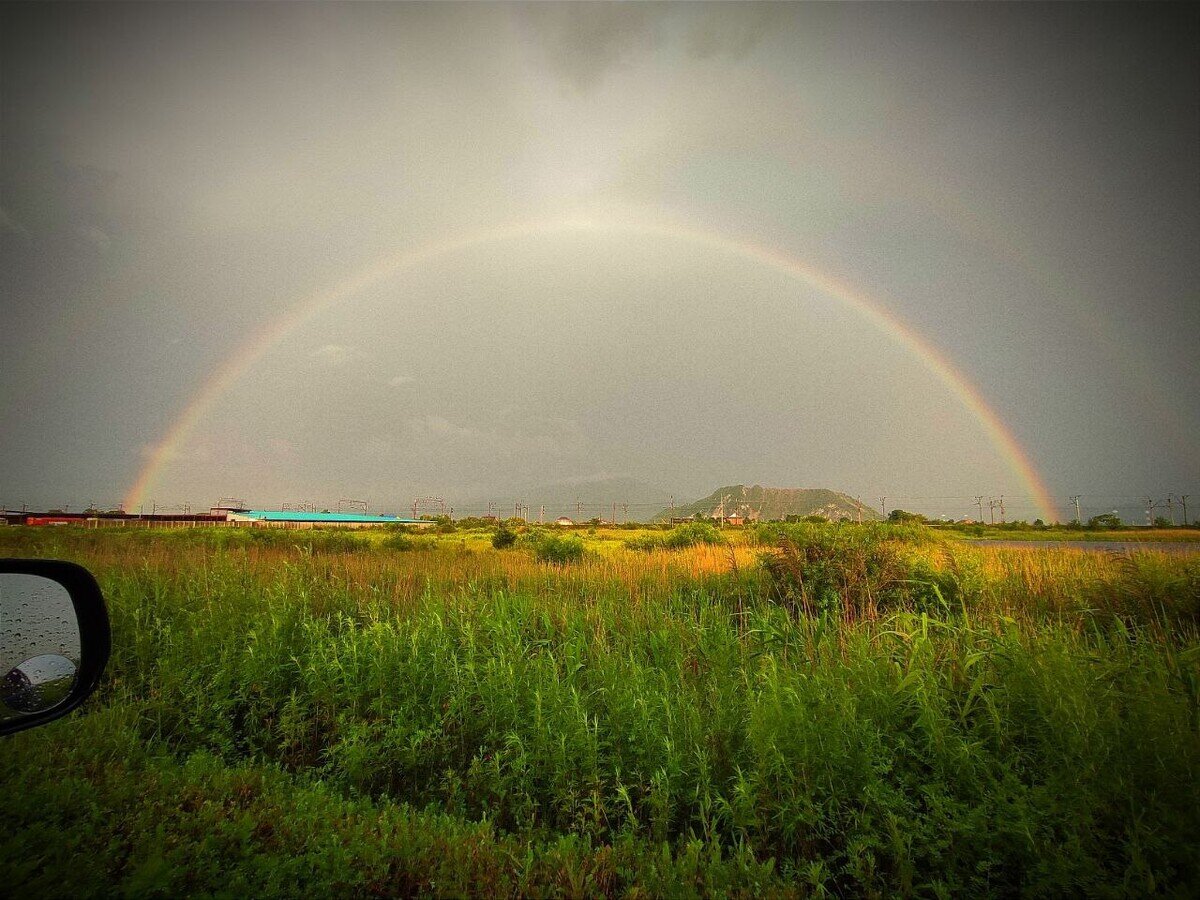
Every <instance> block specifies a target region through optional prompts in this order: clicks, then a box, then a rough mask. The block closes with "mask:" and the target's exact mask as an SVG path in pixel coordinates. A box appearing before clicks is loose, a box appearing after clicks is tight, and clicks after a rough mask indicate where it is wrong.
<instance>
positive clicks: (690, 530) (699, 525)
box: [663, 522, 722, 550]
mask: <svg viewBox="0 0 1200 900" xmlns="http://www.w3.org/2000/svg"><path fill="white" fill-rule="evenodd" d="M720 543H722V539H721V532H720V531H718V530H717V529H716V527H715V526H713V525H709V524H708V523H707V522H692V523H691V524H689V525H680V526H679V527H678V528H674V529H672V530H671V532H670V533H669V534H668V535H667V536H666V537H665V538H663V544H665V545H666V546H667V547H669V548H671V549H672V550H678V549H681V548H683V547H694V546H696V545H697V544H720Z"/></svg>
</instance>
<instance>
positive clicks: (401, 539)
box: [379, 532, 413, 552]
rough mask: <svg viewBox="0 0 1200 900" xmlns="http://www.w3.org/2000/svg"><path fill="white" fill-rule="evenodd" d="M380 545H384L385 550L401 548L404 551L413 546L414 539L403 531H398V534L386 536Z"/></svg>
mask: <svg viewBox="0 0 1200 900" xmlns="http://www.w3.org/2000/svg"><path fill="white" fill-rule="evenodd" d="M379 546H381V547H383V548H384V549H385V550H399V551H401V552H403V551H405V550H411V549H412V548H413V539H412V538H410V537H409V536H408V535H407V534H404V533H403V532H397V533H396V534H391V535H388V536H387V537H386V538H384V539H383V541H381V542H380V544H379Z"/></svg>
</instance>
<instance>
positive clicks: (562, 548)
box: [533, 534, 584, 566]
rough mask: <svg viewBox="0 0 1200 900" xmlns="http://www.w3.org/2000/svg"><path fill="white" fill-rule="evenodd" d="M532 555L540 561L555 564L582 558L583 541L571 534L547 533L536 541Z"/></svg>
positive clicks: (559, 564) (558, 564)
mask: <svg viewBox="0 0 1200 900" xmlns="http://www.w3.org/2000/svg"><path fill="white" fill-rule="evenodd" d="M533 552H534V555H535V556H536V557H537V558H538V560H539V561H540V562H548V563H552V564H554V565H556V566H561V565H565V564H567V563H571V562H578V561H579V560H581V559H583V553H584V546H583V541H581V540H580V539H579V538H577V537H574V536H573V535H558V534H548V535H545V536H544V537H542V538H541V539H540V540H538V541H537V544H536V546H535V548H534V551H533Z"/></svg>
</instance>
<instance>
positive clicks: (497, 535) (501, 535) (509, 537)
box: [492, 525, 517, 550]
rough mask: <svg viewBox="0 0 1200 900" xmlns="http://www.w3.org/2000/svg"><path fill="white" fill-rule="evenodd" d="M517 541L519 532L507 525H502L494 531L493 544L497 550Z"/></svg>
mask: <svg viewBox="0 0 1200 900" xmlns="http://www.w3.org/2000/svg"><path fill="white" fill-rule="evenodd" d="M516 542H517V533H516V532H515V531H513V530H512V529H511V528H509V527H508V526H507V525H501V526H500V527H499V528H497V529H496V530H495V531H494V532H492V546H493V547H495V548H496V549H497V550H505V549H507V548H509V547H511V546H512V545H513V544H515V543H516Z"/></svg>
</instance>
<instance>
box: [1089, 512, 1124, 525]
mask: <svg viewBox="0 0 1200 900" xmlns="http://www.w3.org/2000/svg"><path fill="white" fill-rule="evenodd" d="M1087 527H1088V528H1120V527H1121V517H1120V516H1118V515H1117V514H1116V513H1102V514H1101V515H1098V516H1092V517H1091V518H1090V519H1088V523H1087Z"/></svg>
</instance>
